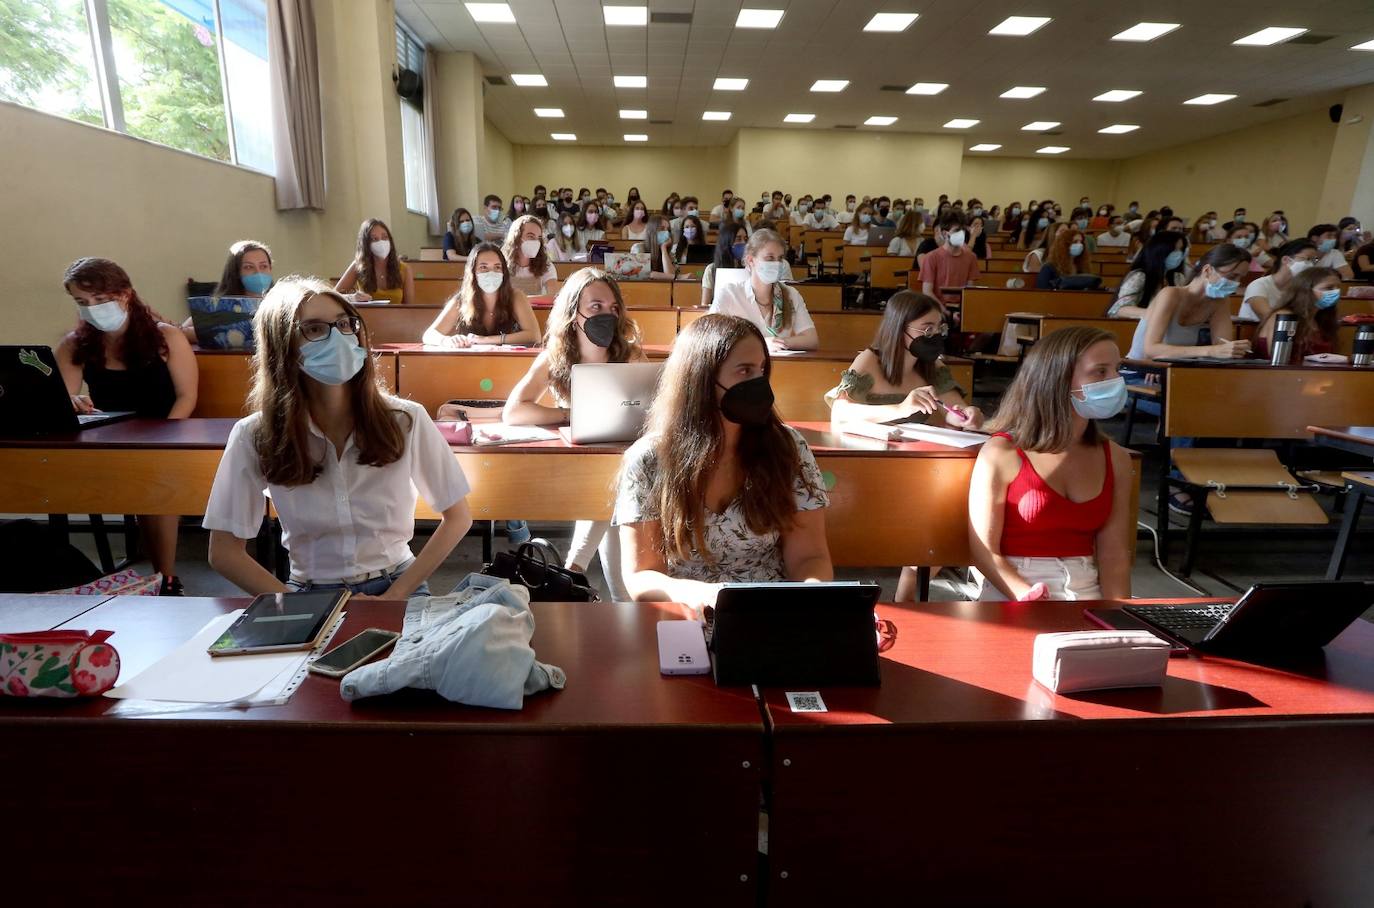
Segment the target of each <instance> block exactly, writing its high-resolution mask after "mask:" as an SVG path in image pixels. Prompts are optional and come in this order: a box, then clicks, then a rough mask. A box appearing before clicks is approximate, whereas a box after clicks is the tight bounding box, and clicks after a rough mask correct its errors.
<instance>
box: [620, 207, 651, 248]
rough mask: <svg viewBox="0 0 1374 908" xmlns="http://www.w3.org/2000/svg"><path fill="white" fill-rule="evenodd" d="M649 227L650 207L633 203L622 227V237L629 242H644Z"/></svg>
mask: <svg viewBox="0 0 1374 908" xmlns="http://www.w3.org/2000/svg"><path fill="white" fill-rule="evenodd" d="M648 225H649V206H648V205H645V204H644V203H643V202H642V201H641V202H633V203H631V204H630V207H629V208H628V209H627V211H626V217H625V220H624V221H623V222H621V225H620V235H621V236H622V237H623V238H624V239H627V240H640V241H643V240H644V238H645V236H647V235H648Z"/></svg>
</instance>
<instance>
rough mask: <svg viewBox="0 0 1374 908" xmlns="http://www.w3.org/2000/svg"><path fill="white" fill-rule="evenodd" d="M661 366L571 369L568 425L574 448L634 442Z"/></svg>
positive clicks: (605, 365) (584, 365) (589, 365)
mask: <svg viewBox="0 0 1374 908" xmlns="http://www.w3.org/2000/svg"><path fill="white" fill-rule="evenodd" d="M661 368H662V364H661V363H579V364H578V365H576V366H573V367H572V390H571V392H570V394H569V396H570V397H571V398H572V401H571V406H570V407H569V410H570V411H571V425H569V426H568V427H567V429H566V430H565V432H564V437H565V438H567V439H568V440H569V441H571V442H572V443H573V444H575V445H590V444H604V443H607V442H619V441H634V440H635V439H636V438H638V437H639V433H640V432H641V431H642V430H643V429H644V420H645V417H646V416H647V415H648V412H649V405H650V404H652V403H653V402H654V391H655V389H656V388H657V386H658V373H659V370H660V369H661Z"/></svg>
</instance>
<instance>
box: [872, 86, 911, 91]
mask: <svg viewBox="0 0 1374 908" xmlns="http://www.w3.org/2000/svg"><path fill="white" fill-rule="evenodd" d="M910 87H911V86H910V85H884V86H883V87H882V88H880V89H878V91H906V90H907V89H908V88H910Z"/></svg>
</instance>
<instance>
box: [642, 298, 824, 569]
mask: <svg viewBox="0 0 1374 908" xmlns="http://www.w3.org/2000/svg"><path fill="white" fill-rule="evenodd" d="M749 337H752V338H754V339H755V340H756V341H758V343H759V346H761V347H762V348H763V351H764V356H763V374H764V375H765V376H770V375H771V374H772V371H773V362H772V358H771V357H770V356H769V355H768V344H767V343H766V342H765V341H764V339H763V335H762V334H761V333H760V332H759V329H758V328H756V327H754V324H753V323H752V322H750V321H748V320H747V319H742V318H736V317H735V316H733V315H715V314H712V315H703V316H702V317H701V318H699V319H697V320H696V321H694V322H692V324H690V325H688V326H687V327H686V328H685V329H683V331H682V333H681V334H679V335H678V336H677V341H676V342H675V343H674V344H673V352H672V353H671V354H670V355H669V357H668V362H667V363H666V364H665V365H664V367H663V373H662V375H661V376H660V377H659V384H658V395H657V396H656V397H655V398H654V403H653V407H652V408H651V409H650V411H649V426H648V429H647V430H646V434H648V435H651V436H653V437H654V454H655V456H656V459H657V469H656V470H655V471H654V473H653V477H652V486H651V488H650V492H649V500H650V501H652V502H653V503H654V504H656V505H657V508H658V514H659V521H660V523H661V525H662V528H663V538H662V540H661V543H662V546H663V551H664V554H665V555H667V556H669V557H673V558H676V559H677V560H680V561H682V560H687V559H689V558H691V553H692V549H693V548H695V549H696V551H697V553H698V554H699V555H700V556H701V557H702V558H704V559H705V560H707V561H708V562H711V563H714V562H715V560H716V559H715V555H714V554H713V553H712V552H711V551H710V550H709V549H708V548H707V546H706V486H707V483H708V481H709V480H710V477H711V473H712V470H713V469H714V467H715V465H716V462H717V461H718V460H719V458H720V454H721V448H722V446H723V445H724V443H725V430H724V428H723V426H722V424H721V421H722V420H723V419H724V417H723V416H722V415H721V412H720V404H719V402H718V401H717V400H716V388H717V374H718V372H719V371H720V367H721V364H722V363H724V362H725V359H726V357H728V356H729V355H730V351H731V350H733V349H734V348H735V345H736V344H738V343H739V342H740V341H742V340H744V339H745V338H749ZM736 456H737V457H738V458H739V465H740V472H741V474H742V475H743V476H744V477H745V482H744V485H743V487H742V488H741V490H740V505H741V509H742V510H743V513H744V520H745V523H746V524H747V525H748V527H749V529H750V530H751V531H752V532H754V533H759V534H764V533H771V532H779V533H780V532H783V531H785V530H787V529H788V528H790V527H791V526H792V524H793V521H795V519H796V512H797V502H796V497H795V491H794V490H795V487H796V482H797V478H798V477H803V481H804V482H805V478H804V474H803V473H802V469H801V454H800V453H799V452H798V450H797V445H796V443H795V442H794V441H793V439H792V435H791V433H790V432H789V431H788V429H787V427H786V426H784V425H783V424H782V421H781V420H779V419H778V415H777V412H776V411H774V412H773V413H772V415H771V416H770V418H769V420H768V422H766V423H764V424H763V425H760V426H743V427H741V430H740V437H739V447H738V449H737V451H736Z"/></svg>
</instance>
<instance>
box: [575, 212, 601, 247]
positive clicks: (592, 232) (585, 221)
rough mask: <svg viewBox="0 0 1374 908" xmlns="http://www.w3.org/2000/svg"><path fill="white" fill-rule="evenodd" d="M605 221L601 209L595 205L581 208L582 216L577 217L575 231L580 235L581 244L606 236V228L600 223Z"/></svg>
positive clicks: (584, 244)
mask: <svg viewBox="0 0 1374 908" xmlns="http://www.w3.org/2000/svg"><path fill="white" fill-rule="evenodd" d="M605 223H606V220H605V217H604V216H603V215H602V211H601V209H600V208H599V207H597V206H596V205H588V206H587V207H586V208H583V209H582V216H581V217H580V218H578V219H577V232H578V233H579V234H581V236H582V245H583V246H586V245H587V244H588V243H591V242H593V241H597V240H604V239H605V238H606V228H605V227H603V226H602V225H603V224H605Z"/></svg>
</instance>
